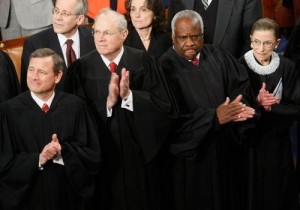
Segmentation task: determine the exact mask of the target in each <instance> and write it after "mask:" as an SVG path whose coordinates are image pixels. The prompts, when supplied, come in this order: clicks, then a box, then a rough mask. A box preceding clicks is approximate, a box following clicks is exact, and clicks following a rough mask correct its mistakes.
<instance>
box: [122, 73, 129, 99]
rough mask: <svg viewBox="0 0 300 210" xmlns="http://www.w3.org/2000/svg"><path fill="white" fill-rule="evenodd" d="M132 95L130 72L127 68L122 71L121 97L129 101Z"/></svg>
mask: <svg viewBox="0 0 300 210" xmlns="http://www.w3.org/2000/svg"><path fill="white" fill-rule="evenodd" d="M129 93H130V89H129V71H126V69H125V68H123V69H122V77H121V81H120V97H121V98H122V99H127V98H128V96H129Z"/></svg>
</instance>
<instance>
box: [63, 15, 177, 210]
mask: <svg viewBox="0 0 300 210" xmlns="http://www.w3.org/2000/svg"><path fill="white" fill-rule="evenodd" d="M127 34H128V31H127V23H126V20H125V18H124V16H122V15H120V14H118V13H117V12H115V11H112V10H110V9H104V10H102V11H101V12H100V14H99V15H98V16H97V17H96V19H95V23H94V40H95V45H96V49H97V51H93V52H91V53H89V54H88V55H86V56H83V57H81V58H80V59H78V60H77V61H75V62H74V63H73V64H72V65H71V67H70V68H69V69H68V74H67V76H66V83H65V85H66V87H65V90H66V91H67V92H70V93H73V94H76V95H78V96H80V97H82V98H84V99H85V100H86V101H87V102H88V104H90V106H91V107H92V109H93V110H94V113H95V116H96V117H97V120H98V126H99V127H100V129H101V130H102V132H101V138H100V145H101V149H102V158H103V159H102V160H103V161H102V166H101V171H100V174H99V177H98V182H99V183H98V187H97V191H98V192H97V193H96V194H95V199H94V201H92V202H91V203H93V202H95V205H96V206H97V208H99V209H105V210H111V209H115V210H125V209H126V210H142V209H143V210H159V209H161V207H160V190H159V185H158V184H157V181H158V172H157V167H156V166H157V154H158V152H159V149H160V147H161V145H162V144H163V142H164V138H165V135H167V134H168V131H167V130H163V128H168V126H169V124H168V118H167V114H168V113H169V112H170V111H171V106H170V103H169V100H168V94H167V92H166V90H165V87H164V84H165V83H164V77H163V73H162V72H161V68H160V67H159V65H158V64H157V61H156V60H155V59H154V58H153V57H151V56H150V55H149V54H148V53H147V52H145V51H141V50H137V49H133V48H130V47H126V46H123V42H124V40H125V39H126V37H127ZM111 62H114V63H116V64H117V68H116V71H115V73H112V72H114V69H113V68H112V67H110V63H111ZM110 70H111V71H112V72H111V71H110Z"/></svg>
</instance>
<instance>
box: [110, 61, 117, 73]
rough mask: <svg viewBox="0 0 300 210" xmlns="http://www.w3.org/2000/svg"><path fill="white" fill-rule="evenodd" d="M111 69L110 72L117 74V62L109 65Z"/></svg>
mask: <svg viewBox="0 0 300 210" xmlns="http://www.w3.org/2000/svg"><path fill="white" fill-rule="evenodd" d="M109 68H110V71H111V72H113V73H114V72H116V69H117V64H116V63H115V62H111V63H110V64H109Z"/></svg>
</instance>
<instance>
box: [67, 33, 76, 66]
mask: <svg viewBox="0 0 300 210" xmlns="http://www.w3.org/2000/svg"><path fill="white" fill-rule="evenodd" d="M73 42H74V41H73V40H72V39H67V41H66V45H67V50H66V57H67V66H68V67H69V66H70V65H71V63H72V62H74V61H75V60H76V55H75V52H74V50H73V48H72V45H73Z"/></svg>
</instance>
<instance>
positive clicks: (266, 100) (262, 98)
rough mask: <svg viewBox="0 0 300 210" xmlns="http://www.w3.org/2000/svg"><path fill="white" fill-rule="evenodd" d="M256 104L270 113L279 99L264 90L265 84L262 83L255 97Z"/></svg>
mask: <svg viewBox="0 0 300 210" xmlns="http://www.w3.org/2000/svg"><path fill="white" fill-rule="evenodd" d="M257 102H258V104H259V105H261V106H263V107H264V109H265V110H266V111H271V106H272V105H273V104H276V103H278V102H279V99H278V98H276V97H275V96H273V94H271V93H269V91H267V90H266V83H264V82H263V83H262V86H261V89H260V90H259V93H258V96H257Z"/></svg>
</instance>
